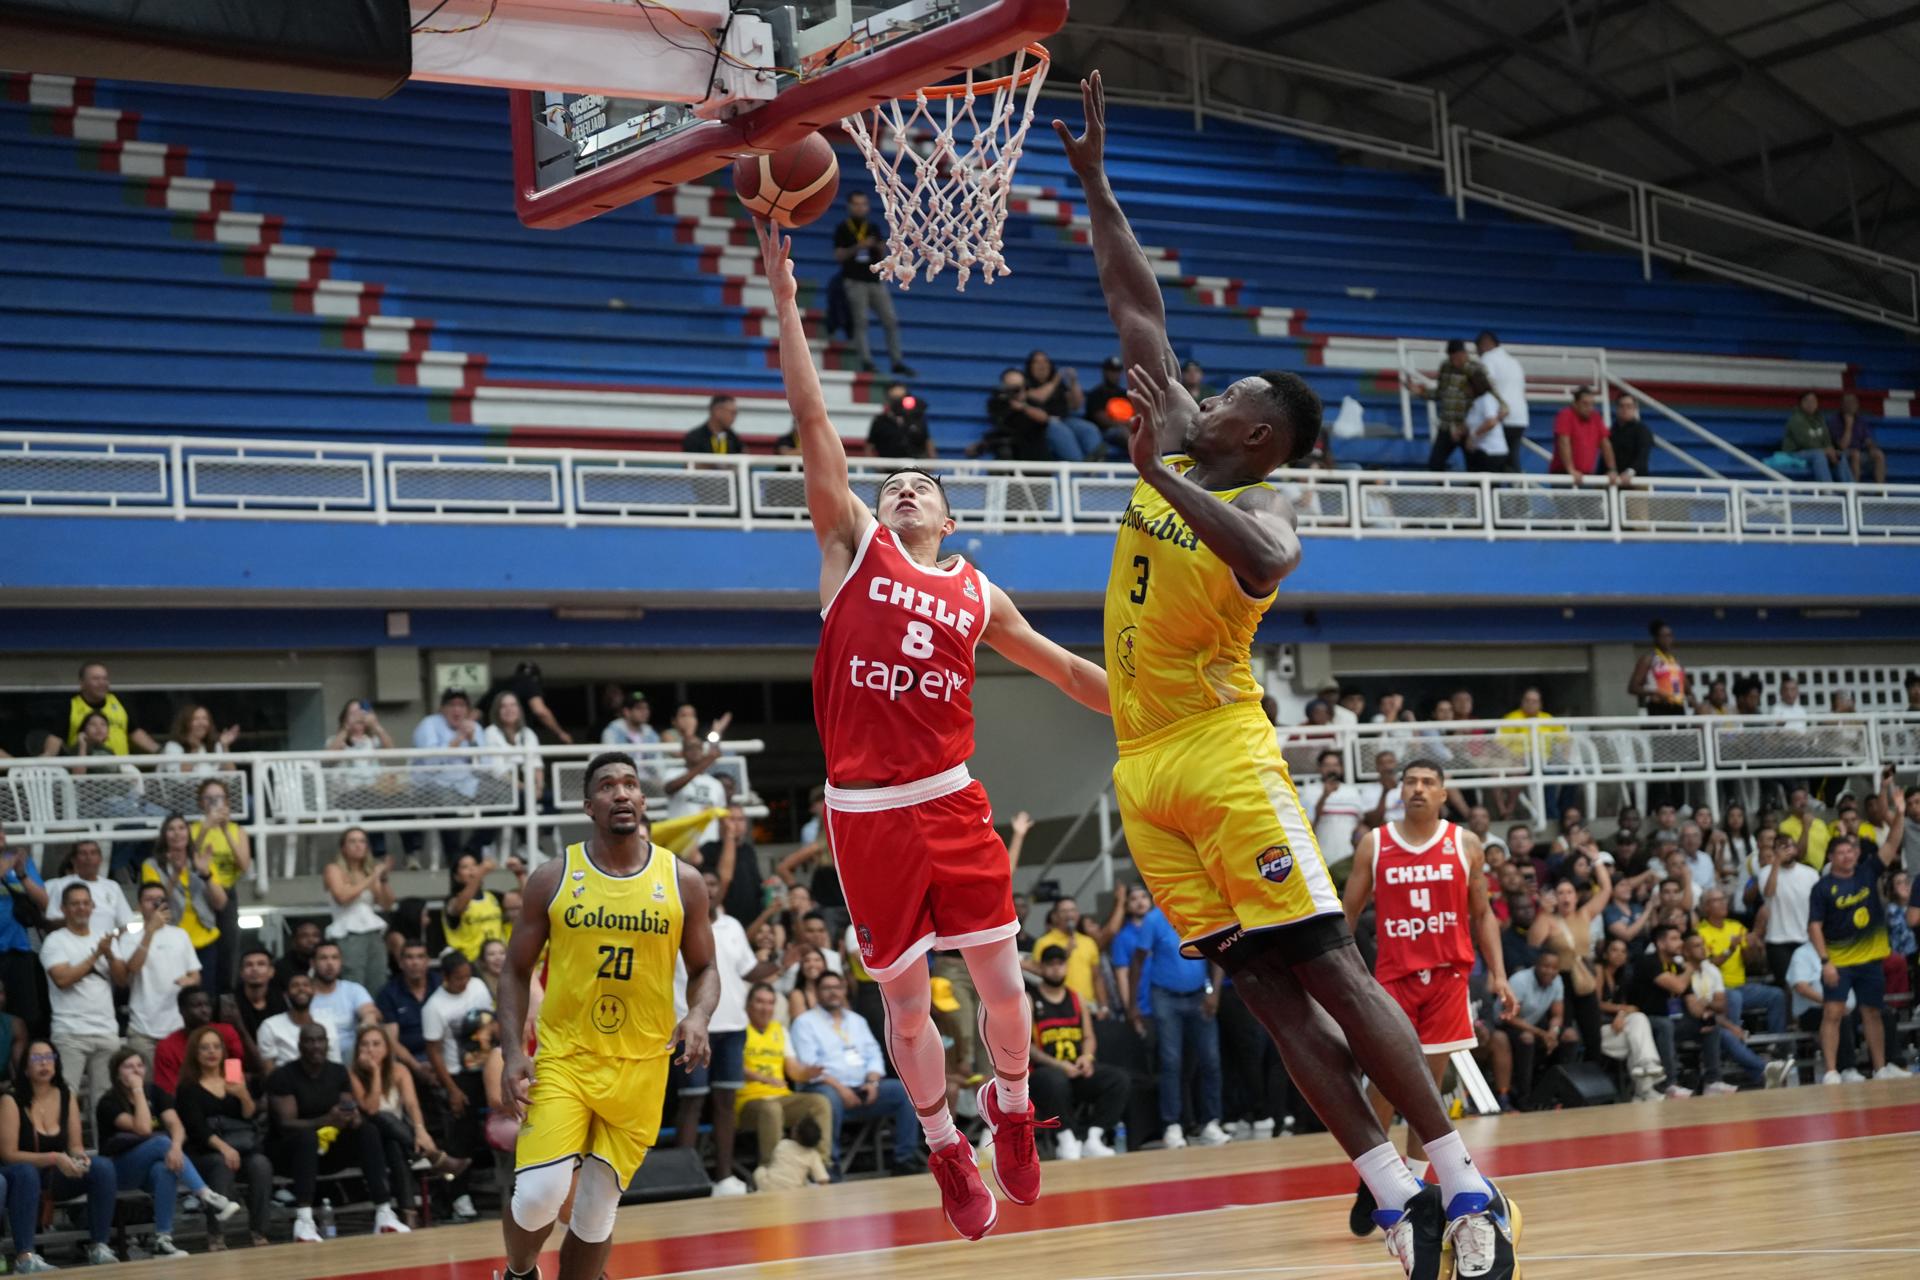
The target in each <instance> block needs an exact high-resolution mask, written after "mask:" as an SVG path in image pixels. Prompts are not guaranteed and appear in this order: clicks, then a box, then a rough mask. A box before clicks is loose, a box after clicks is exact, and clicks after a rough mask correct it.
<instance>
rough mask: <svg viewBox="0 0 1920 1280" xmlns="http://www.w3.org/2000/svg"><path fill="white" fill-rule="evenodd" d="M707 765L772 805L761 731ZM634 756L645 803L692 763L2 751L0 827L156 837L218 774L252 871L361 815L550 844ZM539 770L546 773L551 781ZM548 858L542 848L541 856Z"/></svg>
mask: <svg viewBox="0 0 1920 1280" xmlns="http://www.w3.org/2000/svg"><path fill="white" fill-rule="evenodd" d="M720 746H721V755H720V758H719V759H718V760H716V761H715V762H714V763H713V764H712V765H711V766H710V767H709V768H708V770H707V772H708V773H709V774H711V775H712V776H714V777H716V778H719V779H721V781H722V785H723V786H727V787H728V791H729V794H730V795H731V796H732V797H733V799H734V800H735V801H736V802H738V803H740V804H741V805H743V806H745V807H746V808H747V811H748V813H749V814H752V815H754V816H761V815H764V814H765V813H766V809H765V807H764V806H763V805H762V804H761V803H760V801H759V799H758V797H757V796H756V795H755V794H754V792H753V786H752V781H751V779H750V778H749V776H748V773H747V761H746V757H747V756H749V755H755V754H758V753H759V752H761V751H762V750H764V744H763V743H762V742H760V741H759V740H758V739H744V740H741V741H737V742H736V741H728V742H723V743H721V744H720ZM613 749H617V750H623V751H627V752H628V753H629V754H631V755H633V756H634V757H635V764H636V765H637V766H638V768H639V772H640V782H641V786H642V788H643V789H644V790H645V792H646V795H647V807H648V812H649V813H650V814H652V815H653V817H654V818H656V819H658V818H660V817H663V816H665V814H666V812H667V798H666V789H665V786H666V783H667V782H668V781H669V780H670V779H672V778H674V777H676V776H678V775H679V774H680V773H681V772H682V771H683V769H682V765H681V760H680V750H681V749H680V748H679V747H678V746H677V745H672V744H660V745H649V746H639V747H632V748H624V747H623V748H607V747H604V746H601V745H598V744H583V745H579V746H550V747H540V748H538V749H529V748H519V747H472V748H467V747H462V748H457V749H454V748H447V747H425V748H422V747H395V748H392V749H390V750H376V751H253V752H234V753H232V754H227V755H218V756H203V757H198V758H195V759H192V760H191V761H189V762H186V763H183V762H182V759H181V757H179V756H167V755H151V756H145V755H129V756H99V755H94V756H61V757H53V758H47V757H36V758H22V759H0V827H4V828H5V829H6V831H7V833H8V838H9V839H10V840H12V841H14V842H15V843H25V844H42V843H57V844H65V843H71V842H73V841H76V840H99V841H102V842H108V841H142V840H147V841H150V840H153V839H154V838H156V837H157V836H158V835H159V834H160V828H161V825H162V824H163V823H164V822H165V821H166V819H167V817H168V815H169V814H175V813H177V814H181V815H182V816H184V817H186V818H187V819H188V820H190V821H192V820H197V819H198V818H199V817H200V812H199V802H198V799H197V797H196V795H195V793H196V792H197V791H198V789H199V788H200V786H201V785H202V784H203V783H204V782H205V781H206V780H207V779H209V778H217V779H219V780H220V781H222V782H224V783H226V785H227V791H228V796H229V806H230V810H231V812H232V814H233V818H234V821H235V822H236V823H238V824H239V825H240V826H241V827H242V828H243V829H245V830H246V832H247V833H248V835H249V836H250V837H251V838H252V840H253V843H254V853H255V857H254V877H255V883H256V885H257V887H258V888H259V889H260V890H261V892H263V893H264V892H265V891H266V889H267V887H268V883H269V862H270V859H269V857H268V848H269V846H268V841H270V840H272V839H273V838H274V837H287V838H288V845H287V849H286V854H287V856H286V860H285V863H284V867H285V870H284V871H283V875H285V876H291V875H293V874H294V871H295V863H294V856H293V855H294V851H295V848H296V844H297V841H298V838H299V837H301V836H313V835H328V834H337V833H339V832H342V831H346V830H347V829H349V828H351V827H360V828H363V829H365V830H367V831H369V832H377V831H465V830H468V829H471V828H474V827H492V828H498V829H500V830H502V831H504V832H512V833H513V834H514V835H515V836H516V837H517V838H524V840H525V842H526V845H527V847H528V848H529V849H533V850H538V849H539V848H540V834H541V832H543V831H548V830H558V829H560V828H563V827H569V826H578V825H582V824H584V823H586V821H587V818H586V815H585V813H583V812H582V810H581V800H582V799H583V793H582V789H581V782H582V780H583V775H584V774H585V772H586V766H587V761H588V759H589V758H590V757H592V756H594V755H596V754H598V753H599V752H601V751H605V750H613ZM543 775H546V776H547V777H548V778H550V781H549V782H547V784H546V786H545V788H544V792H543V785H542V783H543ZM532 860H534V861H537V860H538V857H537V854H536V855H535V857H534V858H533V859H532Z"/></svg>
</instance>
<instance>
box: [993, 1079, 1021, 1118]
mask: <svg viewBox="0 0 1920 1280" xmlns="http://www.w3.org/2000/svg"><path fill="white" fill-rule="evenodd" d="M993 1093H994V1097H995V1098H997V1099H999V1102H1000V1109H1001V1110H1002V1111H1005V1112H1008V1113H1012V1112H1016V1111H1025V1110H1026V1109H1027V1078H1026V1077H1025V1076H1021V1077H1020V1078H1019V1079H1018V1080H1008V1079H1007V1078H1006V1077H1005V1076H1001V1075H996V1076H995V1077H994V1078H993Z"/></svg>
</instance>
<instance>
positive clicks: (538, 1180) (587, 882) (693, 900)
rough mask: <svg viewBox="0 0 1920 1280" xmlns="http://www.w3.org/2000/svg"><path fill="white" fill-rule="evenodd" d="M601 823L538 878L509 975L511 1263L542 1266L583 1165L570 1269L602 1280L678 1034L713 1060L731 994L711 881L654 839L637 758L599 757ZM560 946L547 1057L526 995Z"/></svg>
mask: <svg viewBox="0 0 1920 1280" xmlns="http://www.w3.org/2000/svg"><path fill="white" fill-rule="evenodd" d="M585 787H586V801H585V807H586V811H587V816H588V817H589V818H591V819H592V820H593V837H592V838H591V839H589V840H587V841H585V842H583V843H581V844H576V845H571V846H569V847H568V849H567V851H566V856H565V857H561V858H555V859H553V860H551V861H549V862H545V863H542V864H541V865H540V867H539V868H538V869H537V870H535V871H534V873H533V874H532V875H531V876H529V877H528V878H527V889H526V905H525V907H524V909H523V910H522V912H521V915H520V922H519V924H518V925H517V926H516V927H515V928H514V931H513V938H512V940H511V941H510V942H509V943H508V944H507V969H506V974H505V975H504V976H503V977H502V979H501V981H500V1009H499V1015H500V1045H501V1051H502V1053H503V1054H504V1056H505V1058H506V1063H505V1082H506V1094H507V1107H508V1109H509V1110H511V1111H513V1112H514V1113H516V1114H517V1115H519V1116H521V1117H522V1123H521V1125H520V1139H519V1142H518V1144H517V1146H516V1149H515V1153H514V1185H513V1201H512V1203H511V1204H509V1205H508V1206H507V1210H506V1212H505V1213H504V1214H503V1215H502V1216H501V1228H502V1230H503V1232H504V1234H505V1236H506V1242H507V1275H508V1277H509V1278H510V1280H512V1278H516V1277H537V1276H538V1274H539V1268H538V1266H537V1265H536V1262H537V1260H538V1258H539V1256H540V1247H541V1246H542V1245H543V1244H544V1243H546V1239H547V1234H548V1233H549V1232H550V1231H552V1230H553V1223H554V1220H555V1219H556V1218H557V1217H558V1216H559V1213H560V1207H561V1205H562V1203H564V1202H565V1200H566V1198H567V1191H568V1188H569V1186H570V1185H572V1183H573V1173H574V1169H575V1168H576V1167H578V1168H579V1170H580V1177H579V1183H578V1187H577V1189H576V1190H575V1191H574V1197H573V1215H572V1217H571V1219H570V1220H569V1224H568V1229H567V1236H566V1239H565V1240H564V1241H562V1242H561V1245H560V1271H559V1280H598V1277H599V1275H600V1273H601V1271H602V1269H603V1268H604V1267H605V1266H606V1261H607V1254H608V1252H609V1250H610V1249H611V1247H612V1237H613V1215H614V1212H615V1210H617V1209H618V1208H619V1207H620V1193H621V1192H622V1191H623V1190H625V1189H626V1187H627V1185H628V1184H629V1183H631V1182H632V1181H633V1176H634V1174H635V1173H637V1172H639V1169H640V1163H641V1161H643V1160H645V1159H646V1155H647V1150H648V1148H650V1147H651V1146H652V1145H653V1139H654V1136H655V1132H656V1130H657V1129H658V1127H659V1123H660V1108H661V1104H662V1102H663V1101H664V1099H665V1095H666V1089H667V1068H668V1065H669V1063H670V1062H671V1061H672V1058H673V1050H674V1046H675V1045H676V1044H678V1045H681V1046H684V1049H683V1052H682V1055H681V1057H680V1061H681V1062H683V1063H686V1064H688V1065H692V1066H703V1065H705V1063H706V1061H707V1057H708V1052H709V1051H708V1047H707V1020H708V1019H709V1018H710V1017H711V1016H712V1014H713V1009H714V1005H715V1003H716V1002H718V1000H719V998H720V975H719V971H718V970H716V969H715V968H714V967H713V931H712V928H711V927H710V924H709V920H708V912H707V887H706V884H705V882H704V881H703V880H702V879H701V878H700V873H699V872H698V871H696V870H695V869H694V868H693V867H692V866H690V865H688V864H687V863H683V862H681V861H680V860H679V859H677V858H675V857H674V856H673V854H672V853H670V852H669V851H667V850H666V849H663V848H661V847H660V846H659V845H656V844H654V843H653V842H652V840H651V838H650V829H649V826H648V823H647V811H646V797H645V795H644V794H643V793H642V792H641V789H640V775H639V773H638V772H636V771H635V769H634V766H633V757H632V756H630V755H627V754H625V753H624V752H618V751H607V752H602V753H601V754H600V755H597V756H595V757H594V758H593V759H592V760H591V761H589V762H588V764H587V776H586V783H585ZM543 950H544V951H545V952H546V955H547V972H548V977H547V983H546V994H545V997H544V999H542V1001H541V1003H540V1017H539V1024H538V1027H537V1029H536V1036H537V1040H538V1049H537V1051H536V1055H535V1056H534V1057H533V1058H531V1059H529V1057H528V1056H527V1036H526V1030H527V1029H526V1017H527V995H528V985H529V982H530V980H531V978H532V976H533V974H534V973H535V972H536V971H537V970H538V969H539V967H540V960H541V953H542V951H543ZM676 956H678V957H683V958H684V959H685V960H686V965H687V1015H686V1017H685V1018H684V1019H681V1020H680V1021H679V1023H678V1024H677V1025H676V1023H675V1020H674V1002H673V969H674V959H675V957H676Z"/></svg>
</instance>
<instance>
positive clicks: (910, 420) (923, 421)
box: [867, 381, 934, 458]
mask: <svg viewBox="0 0 1920 1280" xmlns="http://www.w3.org/2000/svg"><path fill="white" fill-rule="evenodd" d="M867 445H868V447H869V448H871V449H872V450H873V456H874V457H876V458H931V457H933V456H934V452H933V438H932V437H931V436H929V435H928V434H927V402H926V401H924V400H922V399H921V398H920V397H919V396H916V395H914V394H913V393H912V392H911V391H909V390H907V384H906V383H904V382H899V381H895V382H889V383H888V384H887V399H886V403H885V404H883V405H882V406H881V407H880V412H878V413H876V414H874V415H873V421H872V422H870V423H868V424H867Z"/></svg>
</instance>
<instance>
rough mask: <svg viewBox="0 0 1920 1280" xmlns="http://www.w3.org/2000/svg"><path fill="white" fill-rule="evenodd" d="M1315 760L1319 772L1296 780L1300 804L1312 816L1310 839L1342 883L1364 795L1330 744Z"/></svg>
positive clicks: (1341, 758) (1350, 855)
mask: <svg viewBox="0 0 1920 1280" xmlns="http://www.w3.org/2000/svg"><path fill="white" fill-rule="evenodd" d="M1315 763H1317V764H1318V766H1319V770H1320V775H1319V777H1318V778H1308V779H1305V780H1304V781H1302V782H1301V783H1300V785H1299V795H1300V805H1301V807H1302V808H1303V809H1305V810H1306V811H1307V816H1308V817H1310V818H1312V819H1313V834H1314V839H1315V840H1316V841H1317V842H1318V843H1319V845H1320V852H1321V854H1322V856H1324V857H1325V858H1326V860H1327V866H1328V868H1329V869H1331V870H1332V871H1333V873H1334V877H1335V879H1336V880H1338V881H1340V882H1341V883H1344V882H1345V881H1346V874H1347V865H1348V863H1349V861H1350V860H1351V859H1352V857H1353V841H1354V836H1355V835H1356V834H1358V832H1359V829H1360V819H1361V817H1362V816H1364V815H1365V813H1366V811H1367V805H1366V797H1364V796H1363V795H1362V794H1361V793H1360V789H1359V788H1358V787H1356V786H1354V785H1352V784H1351V783H1349V782H1348V781H1347V766H1346V758H1345V757H1344V756H1342V755H1341V754H1340V753H1339V752H1338V751H1335V750H1333V749H1332V748H1328V749H1327V750H1325V751H1322V752H1321V753H1320V756H1319V759H1318V760H1317V761H1316V762H1315Z"/></svg>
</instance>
